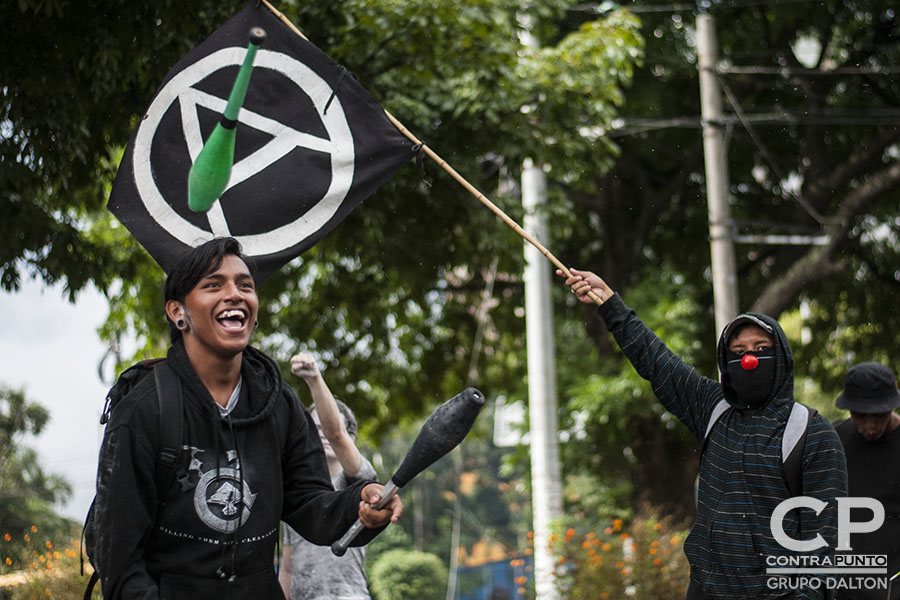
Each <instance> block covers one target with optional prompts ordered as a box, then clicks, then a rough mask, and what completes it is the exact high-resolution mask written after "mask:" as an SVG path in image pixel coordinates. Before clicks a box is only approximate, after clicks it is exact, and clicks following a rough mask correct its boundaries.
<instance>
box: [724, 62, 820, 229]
mask: <svg viewBox="0 0 900 600" xmlns="http://www.w3.org/2000/svg"><path fill="white" fill-rule="evenodd" d="M715 75H716V80H717V81H718V82H719V86H721V88H722V91H723V92H725V97H726V98H728V102H729V104H731V107H732V108H733V109H734V113H735V114H736V115H737V118H738V120H739V121H740V122H741V125H742V126H743V127H744V129H745V130H746V131H747V135H749V136H750V139H751V140H752V141H753V143H754V145H755V146H756V147H757V148H758V149H759V151H760V153H761V154H762V155H763V157H764V158H765V159H766V162H768V163H769V166H771V167H772V170H773V171H775V175H777V176H778V179H779V181H784V180H786V179H787V174H786V173H785V172H784V170H783V169H782V168H781V166H780V165H779V164H778V161H777V160H776V159H775V157H774V156H773V155H772V153H771V152H769V149H768V148H767V147H766V145H765V144H764V143H763V141H762V139H761V138H760V137H759V136H758V135H756V130H755V129H754V128H753V127H752V126H751V125H750V123H749V122H748V121H747V120H745V119H744V116H743V112H744V111H743V109H741V105H740V103H739V102H738V100H737V98H736V97H735V95H734V94H733V93H732V91H731V88H730V87H729V86H728V84H727V83H726V82H725V80H724V79H723V78H722V77H721V76H719V74H718V73H716V74H715ZM782 189H784V188H783V187H782ZM786 191H787V192H788V194H789V195H790V196H791V197H792V198H793V199H794V200H795V201H796V202H797V204H799V205H800V206H801V207H803V210H805V211H806V213H807V214H808V215H809V216H810V217H812V218H813V220H815V221H816V222H817V223H819V225H824V224H825V218H824V217H823V216H822V215H821V214H819V211H817V210H816V209H815V208H813V206H812V205H811V204H810V203H809V202H807V201H806V199H805V198H802V197H801V196H799V195H797V194H795V193H794V192H793V191H792V190H786Z"/></svg>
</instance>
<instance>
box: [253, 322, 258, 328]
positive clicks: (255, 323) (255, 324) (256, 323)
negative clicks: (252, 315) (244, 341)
mask: <svg viewBox="0 0 900 600" xmlns="http://www.w3.org/2000/svg"><path fill="white" fill-rule="evenodd" d="M257 327H259V321H253V329H256V328H257Z"/></svg>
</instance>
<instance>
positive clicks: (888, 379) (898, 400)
mask: <svg viewBox="0 0 900 600" xmlns="http://www.w3.org/2000/svg"><path fill="white" fill-rule="evenodd" d="M834 404H835V406H837V407H838V408H842V409H844V410H849V411H852V412H856V413H863V414H877V413H886V412H890V411H892V410H894V409H895V408H900V390H898V389H897V378H896V377H895V376H894V372H893V371H891V369H890V368H889V367H886V366H884V365H882V364H879V363H873V362H864V363H860V364H858V365H855V366H853V367H851V368H850V370H849V371H847V377H846V378H845V379H844V393H842V394H841V395H840V396H838V397H837V400H836V401H835V403H834Z"/></svg>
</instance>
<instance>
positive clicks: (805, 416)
mask: <svg viewBox="0 0 900 600" xmlns="http://www.w3.org/2000/svg"><path fill="white" fill-rule="evenodd" d="M816 414H818V413H817V411H816V409H814V408H809V407H808V406H806V405H804V404H800V403H799V402H794V405H793V406H792V407H791V414H790V416H789V417H788V422H787V425H786V426H785V428H784V435H783V436H782V438H781V462H782V464H783V466H784V480H785V483H786V484H787V488H788V492H790V494H791V496H802V495H803V448H804V447H805V446H806V433H807V431H808V430H809V425H810V423H812V420H813V418H814V417H815V416H816Z"/></svg>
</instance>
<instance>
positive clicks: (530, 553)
mask: <svg viewBox="0 0 900 600" xmlns="http://www.w3.org/2000/svg"><path fill="white" fill-rule="evenodd" d="M532 554H534V550H533V549H531V548H525V556H531V555H532Z"/></svg>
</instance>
